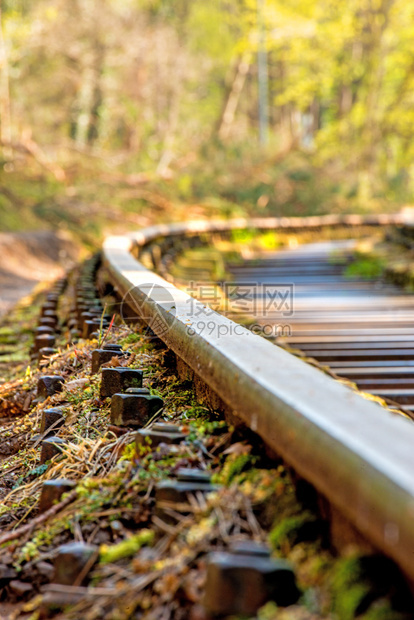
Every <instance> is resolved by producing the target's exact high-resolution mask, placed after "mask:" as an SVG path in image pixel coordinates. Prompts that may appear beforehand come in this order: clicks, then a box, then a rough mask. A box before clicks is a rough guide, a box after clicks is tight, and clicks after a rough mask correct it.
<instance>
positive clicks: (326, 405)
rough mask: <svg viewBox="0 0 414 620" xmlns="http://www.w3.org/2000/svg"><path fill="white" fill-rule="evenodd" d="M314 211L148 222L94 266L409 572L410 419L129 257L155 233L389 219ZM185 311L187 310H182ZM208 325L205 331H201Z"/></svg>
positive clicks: (413, 538)
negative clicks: (250, 217) (248, 217)
mask: <svg viewBox="0 0 414 620" xmlns="http://www.w3.org/2000/svg"><path fill="white" fill-rule="evenodd" d="M401 221H402V218H401V216H400V215H396V216H375V217H374V216H371V217H369V218H364V217H362V216H346V217H342V218H341V217H339V216H324V217H318V218H303V219H300V218H282V219H269V220H265V219H256V220H231V221H228V222H207V223H206V222H189V223H186V224H173V225H170V226H168V225H165V226H155V227H151V228H148V229H146V230H143V231H140V232H138V233H135V234H131V235H128V236H124V237H110V238H108V239H107V240H106V241H105V243H104V246H103V264H104V267H105V268H106V270H107V273H108V274H109V277H110V280H111V281H112V283H113V284H114V286H115V287H116V289H117V291H118V294H119V295H120V296H121V297H122V296H125V295H126V294H128V299H129V303H130V304H131V303H132V304H133V305H135V309H134V311H135V312H136V313H137V315H139V316H141V318H144V319H145V320H147V321H148V320H149V321H150V322H151V327H152V329H153V330H154V331H155V333H156V334H157V335H158V336H159V337H160V338H161V339H162V340H163V341H164V342H165V344H166V345H167V346H168V347H169V348H170V349H171V350H172V351H173V352H174V353H175V354H176V355H177V356H178V357H179V358H181V360H183V362H184V363H185V364H186V365H187V366H189V367H190V368H191V369H192V370H193V371H194V372H195V373H196V374H197V375H198V376H199V377H200V378H201V379H202V380H203V381H204V382H205V383H206V384H207V385H208V386H209V387H210V388H211V389H212V390H213V391H214V392H215V393H216V394H217V395H218V396H219V397H220V398H221V399H222V400H223V401H224V402H225V403H226V404H227V405H228V406H229V407H230V408H231V409H232V410H233V411H234V412H235V413H236V414H237V415H238V416H239V417H240V418H241V419H243V420H244V421H245V422H246V423H247V424H248V425H249V426H250V427H251V428H252V429H253V430H254V431H256V432H257V433H258V434H259V435H260V436H261V437H263V439H264V440H265V441H266V443H267V444H269V445H270V446H271V447H272V448H273V449H274V450H275V451H276V452H277V453H279V454H281V455H282V456H283V458H284V459H285V460H286V461H287V462H288V463H290V464H291V465H292V466H293V467H294V468H295V469H296V470H297V471H298V473H299V474H301V475H302V476H303V477H304V478H306V479H307V480H308V481H309V482H311V483H312V484H313V485H314V486H315V487H316V488H317V489H318V490H319V491H320V492H321V493H323V494H324V495H325V496H326V497H327V498H328V499H329V500H330V501H331V502H332V503H333V504H334V505H335V506H336V507H337V508H338V509H339V510H340V511H341V512H342V513H343V514H344V515H345V516H346V517H347V518H348V519H349V520H350V521H351V522H352V523H353V524H354V526H355V527H356V528H357V529H358V530H360V532H361V533H362V534H363V535H365V536H366V538H367V539H369V540H370V541H371V542H372V543H373V544H374V545H375V546H377V547H378V548H379V549H381V550H382V551H383V552H384V553H385V554H387V555H388V556H390V557H392V558H393V559H394V560H395V561H396V562H397V563H398V564H399V565H400V567H401V568H402V570H403V571H404V572H405V573H406V574H407V575H408V576H409V577H410V578H413V577H414V559H413V554H412V549H413V548H414V521H413V516H414V479H413V477H412V471H413V469H414V450H413V446H414V425H413V424H412V422H411V421H410V420H407V419H404V418H403V417H399V416H394V415H392V414H391V413H389V412H388V411H386V410H384V409H383V408H382V407H381V406H380V405H378V404H376V403H374V402H370V401H367V400H365V399H363V398H362V397H361V396H359V395H358V394H357V393H355V392H353V391H352V390H350V389H348V388H347V387H345V386H344V385H342V384H340V383H338V382H336V381H334V380H333V379H331V378H329V377H327V376H326V375H324V374H323V373H322V372H320V371H319V370H317V369H315V368H313V367H311V366H309V365H307V364H306V363H304V362H303V361H301V360H299V359H297V358H295V357H293V356H292V355H290V354H289V353H287V352H286V351H284V350H282V349H281V348H279V347H277V346H275V345H274V344H271V343H270V342H268V341H266V340H264V339H263V338H261V337H259V336H255V335H254V334H252V333H251V332H250V331H249V330H247V329H245V328H243V327H241V326H240V325H237V324H236V323H234V322H232V321H231V320H229V319H228V318H226V317H223V316H221V315H219V314H217V313H215V312H212V311H211V310H209V309H208V308H207V307H206V306H204V305H203V304H201V303H200V302H197V301H195V300H194V299H192V298H190V297H189V296H188V295H187V294H186V293H184V292H183V291H180V290H178V289H177V288H175V287H174V286H173V285H172V284H171V283H169V282H167V281H166V280H164V279H163V278H161V277H160V276H159V275H157V274H155V273H154V272H152V271H150V270H148V269H146V268H145V267H144V266H143V265H142V264H141V263H139V262H138V261H137V260H136V259H135V258H134V257H133V256H132V254H131V252H132V251H134V250H136V248H137V247H141V248H142V247H144V246H145V245H147V244H148V243H151V242H153V241H154V240H155V239H160V238H167V237H180V236H186V235H191V234H194V233H195V232H197V233H201V232H203V233H207V232H218V231H224V230H232V229H242V228H255V229H280V228H283V229H284V230H286V229H289V228H294V229H299V228H300V229H308V228H317V227H320V226H341V225H343V226H360V225H372V226H381V225H385V224H399V223H401ZM189 307H191V313H189ZM203 320H205V321H206V322H207V321H208V322H209V324H210V326H211V327H214V329H211V328H210V329H209V331H208V332H207V331H206V330H202V329H201V328H200V323H201V322H202V321H203Z"/></svg>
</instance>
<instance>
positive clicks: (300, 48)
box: [0, 0, 414, 245]
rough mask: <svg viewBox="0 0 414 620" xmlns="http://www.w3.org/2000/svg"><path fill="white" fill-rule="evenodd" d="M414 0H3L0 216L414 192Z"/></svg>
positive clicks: (387, 203)
mask: <svg viewBox="0 0 414 620" xmlns="http://www.w3.org/2000/svg"><path fill="white" fill-rule="evenodd" d="M413 126H414V3H412V2H407V0H3V1H2V2H1V38H0V141H1V142H0V147H1V153H0V156H1V157H0V229H1V230H2V231H13V230H21V229H36V228H47V227H50V228H59V229H60V230H63V229H66V230H68V231H69V232H72V233H76V235H77V236H79V235H80V237H81V238H82V240H83V241H84V242H85V243H87V244H88V245H92V244H94V243H96V242H97V241H99V240H100V239H101V237H102V235H103V234H105V233H107V232H108V230H109V229H111V230H125V229H126V228H137V227H139V226H143V225H146V224H148V223H149V222H152V221H162V220H163V221H166V220H169V221H171V220H174V219H180V218H181V219H182V218H183V217H189V216H192V217H200V216H206V217H214V216H226V217H227V216H235V215H236V216H238V215H248V214H258V215H263V216H265V215H307V214H317V213H325V212H331V213H332V212H334V213H337V212H369V211H395V210H397V209H398V208H400V207H401V206H402V205H405V204H410V203H412V202H413V199H414V141H413V139H412V133H413Z"/></svg>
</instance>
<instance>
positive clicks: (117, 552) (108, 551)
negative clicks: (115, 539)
mask: <svg viewBox="0 0 414 620" xmlns="http://www.w3.org/2000/svg"><path fill="white" fill-rule="evenodd" d="M153 540H154V532H153V531H152V530H147V529H144V530H141V531H140V532H139V533H138V534H135V535H134V536H130V537H129V538H126V539H125V540H122V541H121V542H120V543H117V544H116V545H111V546H108V545H102V546H101V548H100V554H99V560H100V562H101V564H109V563H111V562H117V561H118V560H121V559H123V558H128V557H130V556H132V555H134V554H135V553H137V551H139V550H140V549H141V547H142V546H144V545H151V544H152V542H153Z"/></svg>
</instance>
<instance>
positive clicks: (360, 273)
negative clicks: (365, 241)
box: [344, 254, 385, 280]
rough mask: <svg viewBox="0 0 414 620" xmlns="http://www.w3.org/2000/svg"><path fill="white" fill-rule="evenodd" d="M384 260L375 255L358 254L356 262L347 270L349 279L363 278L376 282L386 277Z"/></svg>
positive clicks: (346, 273) (346, 274)
mask: <svg viewBox="0 0 414 620" xmlns="http://www.w3.org/2000/svg"><path fill="white" fill-rule="evenodd" d="M384 272H385V263H384V260H383V259H382V258H380V257H378V256H375V255H370V256H367V255H364V254H357V257H356V260H355V261H354V262H352V263H351V264H350V265H348V267H346V269H345V272H344V273H345V276H346V277H347V278H362V279H364V280H375V279H377V278H380V277H382V276H383V275H384Z"/></svg>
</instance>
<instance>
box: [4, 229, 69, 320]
mask: <svg viewBox="0 0 414 620" xmlns="http://www.w3.org/2000/svg"><path fill="white" fill-rule="evenodd" d="M76 258H77V250H76V248H75V246H74V244H73V243H72V242H71V240H70V239H69V238H68V237H67V236H65V235H64V234H61V233H55V232H52V231H46V230H41V231H34V232H25V233H0V316H1V315H3V314H5V313H6V312H7V310H8V309H9V308H10V307H11V306H13V305H14V304H15V303H16V302H17V301H18V300H19V299H20V298H21V297H24V296H25V295H27V294H28V293H30V291H31V290H32V289H33V287H34V286H35V285H36V284H37V283H38V282H41V281H44V280H54V279H55V278H58V277H59V276H61V275H62V274H63V272H64V271H66V270H67V268H69V267H70V266H71V265H72V264H73V262H74V261H75V260H76Z"/></svg>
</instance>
